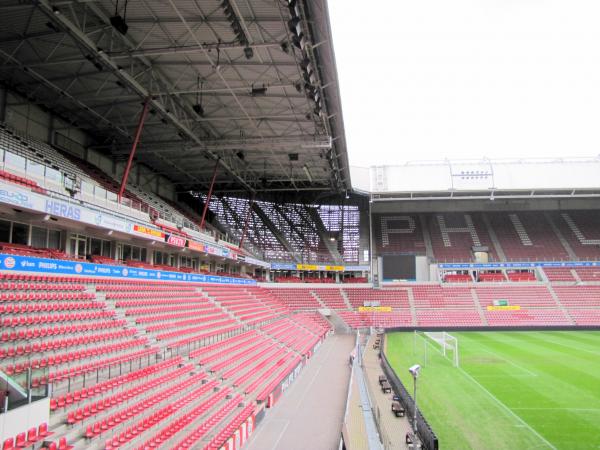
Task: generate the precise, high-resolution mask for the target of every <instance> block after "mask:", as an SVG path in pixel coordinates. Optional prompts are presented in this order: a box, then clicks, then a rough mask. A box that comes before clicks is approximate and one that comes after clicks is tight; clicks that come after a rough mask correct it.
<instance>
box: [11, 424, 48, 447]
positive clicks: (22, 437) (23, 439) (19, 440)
mask: <svg viewBox="0 0 600 450" xmlns="http://www.w3.org/2000/svg"><path fill="white" fill-rule="evenodd" d="M52 434H53V433H51V432H50V431H48V424H47V423H42V424H40V425H39V426H38V427H32V428H30V429H29V430H27V432H26V433H25V432H23V433H19V434H17V436H15V437H14V438H8V439H5V440H4V442H3V443H2V450H13V449H17V448H25V447H31V446H33V445H35V444H36V443H37V442H40V441H42V440H45V439H46V438H47V437H49V436H52Z"/></svg>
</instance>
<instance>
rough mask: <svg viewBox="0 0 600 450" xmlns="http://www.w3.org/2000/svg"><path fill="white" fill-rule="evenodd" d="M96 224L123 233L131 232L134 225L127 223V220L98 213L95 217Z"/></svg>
mask: <svg viewBox="0 0 600 450" xmlns="http://www.w3.org/2000/svg"><path fill="white" fill-rule="evenodd" d="M84 216H85V214H84ZM94 224H95V225H98V226H99V227H102V228H108V229H110V230H114V231H120V232H121V233H131V227H132V225H131V224H129V223H127V221H126V220H122V219H118V218H116V217H111V216H106V215H104V214H100V213H98V214H96V217H94Z"/></svg>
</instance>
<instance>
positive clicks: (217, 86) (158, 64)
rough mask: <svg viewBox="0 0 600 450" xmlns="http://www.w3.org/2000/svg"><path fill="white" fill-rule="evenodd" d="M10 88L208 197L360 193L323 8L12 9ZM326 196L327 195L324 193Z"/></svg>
mask: <svg viewBox="0 0 600 450" xmlns="http://www.w3.org/2000/svg"><path fill="white" fill-rule="evenodd" d="M0 14H2V23H3V26H2V29H1V30H0V60H2V65H1V66H0V82H2V83H4V84H5V85H6V86H7V87H9V88H10V89H13V90H14V91H16V92H18V93H20V94H22V95H23V96H24V97H25V98H26V100H27V101H29V102H34V103H36V104H38V105H41V106H42V107H45V108H48V109H50V110H52V111H53V112H54V113H56V114H57V115H59V116H60V117H62V118H64V119H66V120H67V121H68V122H69V123H71V124H73V125H75V126H77V127H80V128H82V129H85V130H87V131H88V132H89V133H90V135H91V136H93V137H94V141H95V142H94V143H93V145H92V148H95V149H100V150H102V151H103V152H106V153H109V154H112V155H113V156H114V157H115V158H116V159H118V158H126V157H127V155H128V154H129V151H130V148H131V145H132V141H133V136H134V134H135V130H136V126H137V123H138V120H139V117H140V115H141V113H142V110H143V105H144V103H145V102H146V101H147V102H148V112H149V113H148V115H147V120H146V123H145V126H144V128H143V132H142V135H141V144H140V147H139V148H138V151H137V154H136V158H137V160H138V161H140V162H142V163H144V164H146V165H148V166H149V167H150V168H152V169H153V170H155V171H156V172H157V173H160V174H162V175H165V176H167V177H168V178H169V179H171V180H172V181H173V182H174V183H176V185H177V187H178V190H181V191H185V190H192V191H193V190H196V191H199V192H205V191H206V190H207V189H208V185H209V184H210V181H211V178H212V175H213V169H214V166H215V163H216V164H218V166H219V169H218V170H217V176H216V189H217V191H220V192H225V193H227V192H239V191H247V192H249V193H251V194H256V193H259V194H260V193H261V192H282V193H286V192H287V193H291V194H292V195H294V196H298V195H299V193H301V192H311V193H313V194H314V192H315V191H316V192H317V193H322V192H338V193H341V192H343V191H344V190H348V189H350V173H349V166H348V158H347V153H346V142H345V136H344V125H343V118H342V111H341V103H340V95H339V90H338V79H337V71H336V67H335V57H334V53H333V44H332V38H331V31H330V27H329V17H328V11H327V2H326V0H318V1H310V2H308V1H305V0H279V1H272V0H268V1H267V0H176V1H175V0H119V1H117V0H93V1H88V0H36V1H29V2H28V1H23V0H8V1H5V2H2V5H0ZM317 195H319V194H317Z"/></svg>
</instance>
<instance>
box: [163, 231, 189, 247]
mask: <svg viewBox="0 0 600 450" xmlns="http://www.w3.org/2000/svg"><path fill="white" fill-rule="evenodd" d="M165 241H166V243H167V244H169V245H174V246H175V247H185V242H186V239H185V238H183V237H181V236H176V235H174V234H167V235H166V237H165Z"/></svg>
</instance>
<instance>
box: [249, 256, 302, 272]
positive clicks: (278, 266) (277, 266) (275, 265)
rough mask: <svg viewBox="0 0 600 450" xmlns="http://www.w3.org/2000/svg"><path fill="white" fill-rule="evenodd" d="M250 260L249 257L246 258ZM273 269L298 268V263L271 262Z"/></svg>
mask: <svg viewBox="0 0 600 450" xmlns="http://www.w3.org/2000/svg"><path fill="white" fill-rule="evenodd" d="M246 261H248V258H246ZM271 270H296V264H287V263H271Z"/></svg>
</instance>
